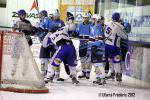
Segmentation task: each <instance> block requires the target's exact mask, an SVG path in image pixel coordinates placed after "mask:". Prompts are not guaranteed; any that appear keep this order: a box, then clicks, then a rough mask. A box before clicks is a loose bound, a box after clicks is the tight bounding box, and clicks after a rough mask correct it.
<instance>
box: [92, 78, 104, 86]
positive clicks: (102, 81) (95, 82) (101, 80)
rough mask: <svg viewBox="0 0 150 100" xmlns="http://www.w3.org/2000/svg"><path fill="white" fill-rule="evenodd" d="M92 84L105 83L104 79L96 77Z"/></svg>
mask: <svg viewBox="0 0 150 100" xmlns="http://www.w3.org/2000/svg"><path fill="white" fill-rule="evenodd" d="M93 84H97V85H104V84H106V81H105V79H100V78H99V77H97V79H96V81H93Z"/></svg>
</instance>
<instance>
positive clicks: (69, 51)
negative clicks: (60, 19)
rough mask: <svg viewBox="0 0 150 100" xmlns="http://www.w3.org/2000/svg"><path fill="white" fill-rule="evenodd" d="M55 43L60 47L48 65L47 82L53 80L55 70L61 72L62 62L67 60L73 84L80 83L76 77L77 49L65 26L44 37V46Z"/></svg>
mask: <svg viewBox="0 0 150 100" xmlns="http://www.w3.org/2000/svg"><path fill="white" fill-rule="evenodd" d="M51 43H52V44H54V45H56V46H57V47H58V49H57V51H56V53H55V54H54V57H53V59H52V63H51V64H50V65H49V67H48V72H47V75H46V77H45V79H44V80H45V83H48V82H49V81H51V82H52V81H53V78H54V75H56V74H55V72H59V69H60V68H59V67H60V64H61V63H62V62H63V61H66V62H67V64H68V65H69V70H70V77H71V78H72V83H73V84H78V83H79V81H78V80H77V78H76V65H77V62H76V57H77V56H76V50H75V47H74V45H73V43H72V41H71V39H70V37H69V35H68V33H67V31H66V29H65V28H62V29H61V30H58V31H56V32H55V33H48V34H47V36H46V37H45V38H44V41H43V46H44V47H47V46H48V45H49V44H51Z"/></svg>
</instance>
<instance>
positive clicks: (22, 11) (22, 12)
mask: <svg viewBox="0 0 150 100" xmlns="http://www.w3.org/2000/svg"><path fill="white" fill-rule="evenodd" d="M18 15H19V16H21V15H26V11H25V10H24V9H21V10H19V11H18Z"/></svg>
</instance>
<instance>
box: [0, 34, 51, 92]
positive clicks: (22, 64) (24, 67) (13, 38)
mask: <svg viewBox="0 0 150 100" xmlns="http://www.w3.org/2000/svg"><path fill="white" fill-rule="evenodd" d="M0 90H3V91H13V92H23V93H47V92H49V90H48V89H47V88H46V87H45V83H44V80H43V77H42V75H41V74H40V71H39V69H38V67H37V65H36V62H35V60H34V57H33V56H32V53H31V50H30V47H29V45H28V43H27V40H26V38H25V35H24V34H23V33H19V32H0Z"/></svg>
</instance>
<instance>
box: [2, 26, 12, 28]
mask: <svg viewBox="0 0 150 100" xmlns="http://www.w3.org/2000/svg"><path fill="white" fill-rule="evenodd" d="M0 28H15V27H8V26H0Z"/></svg>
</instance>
